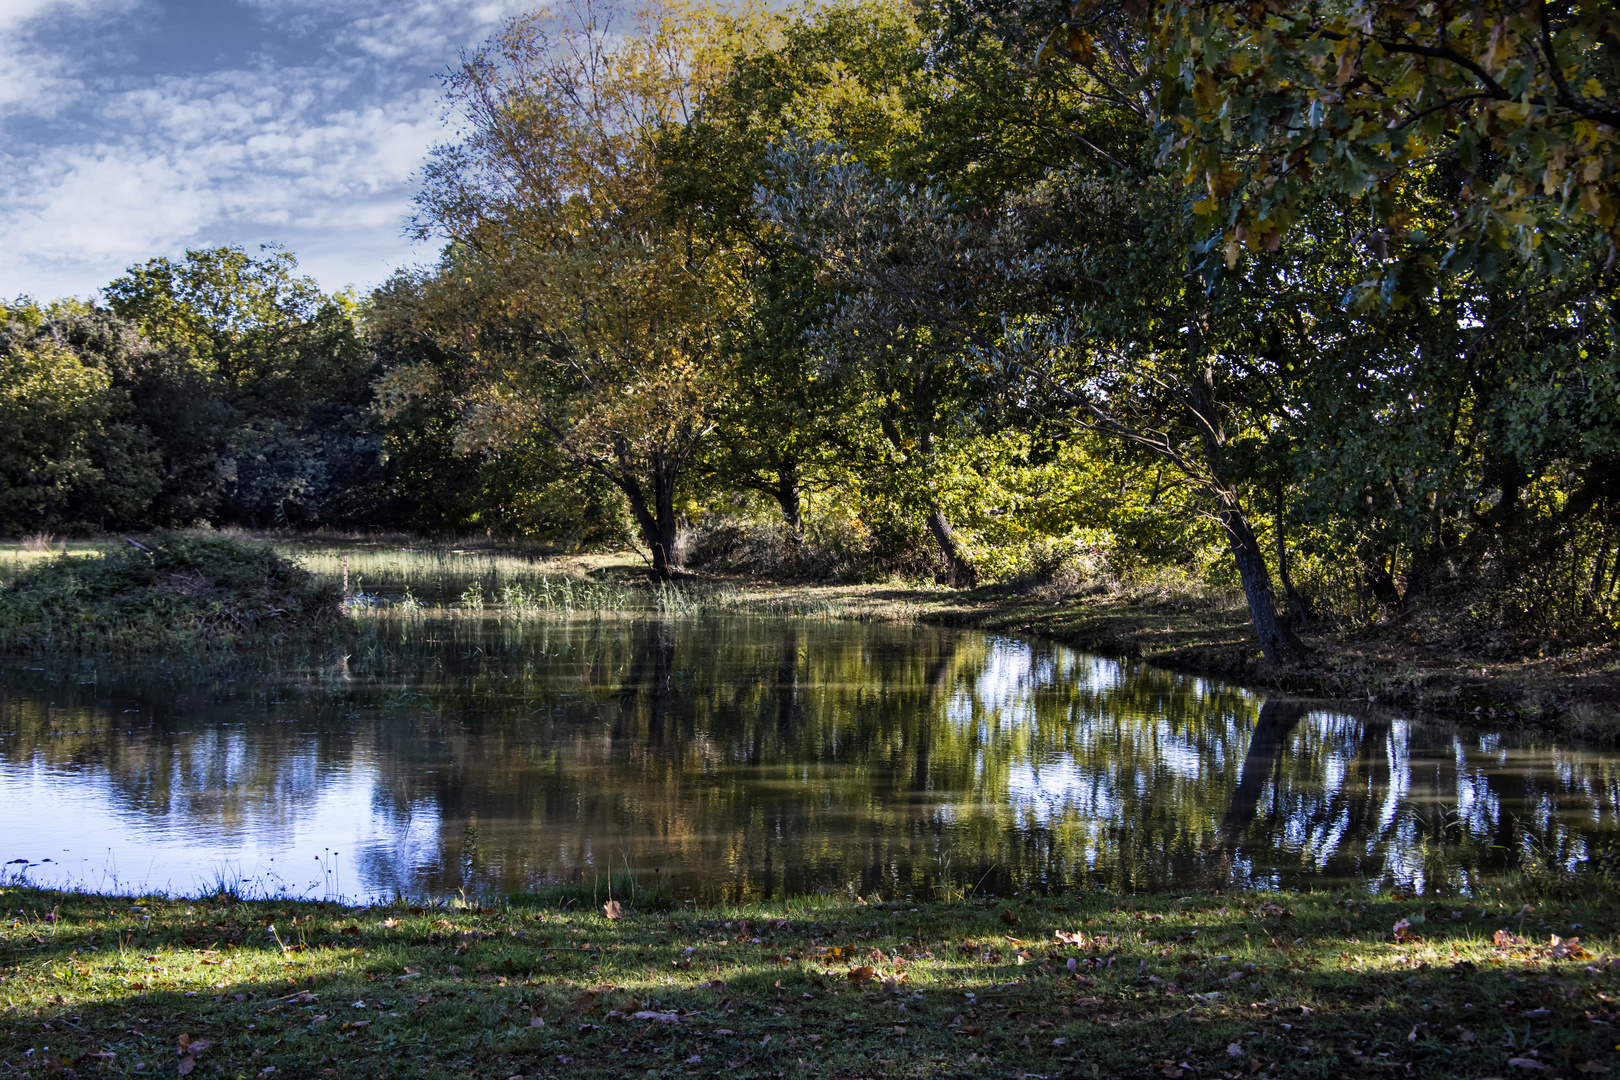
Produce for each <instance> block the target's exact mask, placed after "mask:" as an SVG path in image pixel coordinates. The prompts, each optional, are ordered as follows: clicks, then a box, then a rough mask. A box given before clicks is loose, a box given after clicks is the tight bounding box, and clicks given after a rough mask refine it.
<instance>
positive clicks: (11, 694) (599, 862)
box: [0, 618, 1620, 898]
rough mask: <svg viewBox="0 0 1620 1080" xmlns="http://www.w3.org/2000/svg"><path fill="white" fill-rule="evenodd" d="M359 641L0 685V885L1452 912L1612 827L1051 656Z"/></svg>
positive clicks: (1410, 735)
mask: <svg viewBox="0 0 1620 1080" xmlns="http://www.w3.org/2000/svg"><path fill="white" fill-rule="evenodd" d="M374 632H375V634H376V635H377V636H376V638H375V640H372V641H370V642H368V643H366V646H365V648H364V649H363V650H360V651H357V652H356V653H355V655H353V656H350V657H349V658H348V659H347V660H346V661H345V660H344V659H343V658H336V659H334V660H333V661H332V662H330V663H316V662H300V663H297V664H296V665H294V666H293V668H292V671H293V673H292V674H290V675H288V674H280V675H276V676H272V677H265V676H260V675H256V674H254V673H252V672H249V671H239V672H235V673H221V672H218V671H215V672H211V673H209V674H208V675H207V676H201V675H199V674H197V673H196V672H195V671H192V670H189V669H187V670H170V671H163V670H157V669H131V670H126V671H121V672H116V673H112V674H109V673H107V672H105V671H101V672H88V671H81V670H61V671H35V670H25V669H20V668H15V667H12V668H8V669H6V671H5V673H4V676H3V684H0V835H3V836H7V837H9V838H12V842H13V844H14V845H15V846H16V850H15V851H6V852H0V855H3V857H4V858H19V857H20V858H30V859H34V860H39V859H41V858H43V857H46V856H51V857H53V858H56V859H59V860H62V861H60V862H57V863H52V864H48V865H36V866H34V867H33V868H32V869H31V870H30V871H29V873H30V876H31V877H32V878H33V879H34V880H38V881H45V880H52V879H53V878H54V879H56V880H72V881H75V882H79V883H83V884H88V885H91V886H96V885H98V884H101V885H104V886H108V887H110V886H111V885H112V884H113V883H112V882H111V881H110V880H109V878H108V875H107V873H106V871H107V869H108V865H109V863H111V864H114V865H116V867H119V868H122V871H123V872H124V873H125V875H126V876H125V877H123V878H120V879H119V881H118V884H121V885H124V886H125V887H129V886H132V885H133V886H141V885H151V886H155V887H168V888H173V889H182V890H184V889H195V888H198V887H200V886H201V885H204V884H207V883H208V882H210V881H212V880H213V878H214V877H215V876H217V875H218V874H219V873H220V871H221V868H222V867H230V868H232V872H233V873H234V872H239V873H240V874H241V875H242V876H244V877H245V878H247V879H249V881H250V883H256V884H257V886H258V887H261V888H266V889H272V888H276V887H281V886H284V887H287V888H289V889H291V890H292V891H294V892H304V891H306V890H307V889H308V888H310V887H318V889H320V890H324V889H326V888H328V887H329V886H330V885H331V882H330V881H329V880H328V879H326V878H324V877H323V876H321V875H320V874H315V875H312V874H311V873H309V872H307V871H304V870H303V869H302V867H304V866H306V865H312V864H311V862H310V860H311V858H312V857H313V856H322V855H323V852H324V851H326V850H327V849H331V850H336V851H340V852H344V853H345V854H344V855H343V856H342V857H343V859H344V860H345V862H344V866H345V867H346V868H347V869H346V870H345V874H346V876H345V878H344V879H343V880H344V887H345V888H346V889H347V890H348V891H349V892H350V893H351V894H354V895H374V894H378V893H390V892H392V891H393V890H395V889H396V888H397V889H400V890H402V891H404V892H406V893H408V894H412V895H416V894H421V893H423V892H432V893H445V892H449V891H453V890H455V889H458V888H463V887H470V888H473V889H503V890H518V889H523V888H529V887H535V886H540V885H544V884H547V883H554V882H559V881H581V880H584V881H589V880H591V879H592V878H593V877H596V876H599V875H602V874H605V873H607V872H608V871H609V870H610V869H613V870H619V871H621V872H622V871H623V870H624V869H625V868H627V867H628V868H631V869H633V870H634V871H636V872H637V873H639V874H643V875H647V876H651V875H652V874H653V873H654V872H655V871H656V872H658V874H659V875H660V876H661V877H662V878H663V879H664V880H666V881H668V882H670V883H672V885H673V886H674V888H675V890H676V891H677V892H678V893H682V894H685V895H690V896H697V897H703V898H717V897H721V896H725V897H732V898H737V897H744V896H764V895H769V894H772V893H775V892H780V891H788V892H797V891H806V890H813V889H816V888H835V889H843V888H847V887H850V886H854V887H856V888H859V889H861V890H863V891H871V890H881V891H883V892H885V893H896V892H897V893H914V894H922V893H927V892H928V891H930V890H932V889H934V888H936V887H937V886H938V885H939V884H940V877H941V874H942V873H943V872H944V871H945V868H946V867H949V870H950V873H951V876H952V877H953V878H954V879H955V880H956V881H957V883H959V884H961V883H966V884H969V885H971V884H972V883H973V882H976V881H980V880H981V879H982V885H981V887H982V888H983V889H985V890H987V891H993V892H1007V891H1010V890H1012V889H1015V888H1031V887H1041V888H1056V887H1075V886H1107V887H1111V888H1117V889H1150V888H1159V887H1174V886H1178V885H1192V884H1194V883H1197V884H1204V885H1209V884H1236V885H1249V886H1267V885H1276V886H1281V885H1298V884H1305V883H1308V882H1312V881H1316V882H1324V883H1325V882H1336V881H1347V880H1351V879H1356V880H1362V881H1370V882H1376V883H1382V884H1388V885H1398V886H1400V887H1403V888H1407V889H1412V890H1426V891H1435V890H1442V891H1444V890H1467V889H1470V888H1472V887H1474V886H1475V884H1476V883H1477V882H1479V881H1480V880H1481V879H1482V878H1484V877H1488V876H1489V875H1492V874H1494V873H1497V872H1500V871H1502V870H1504V869H1507V868H1510V867H1511V866H1513V865H1514V863H1515V861H1516V859H1517V858H1518V856H1519V854H1520V853H1521V852H1522V851H1524V850H1525V849H1526V845H1529V844H1532V843H1534V844H1535V845H1538V849H1540V850H1551V851H1554V852H1557V853H1558V858H1560V859H1561V860H1562V861H1564V862H1565V863H1567V864H1571V865H1572V864H1574V863H1575V862H1578V861H1579V860H1580V859H1581V858H1582V857H1584V853H1585V850H1586V846H1587V845H1588V844H1589V843H1590V842H1591V841H1592V839H1593V838H1594V837H1596V836H1597V835H1599V834H1603V833H1607V832H1609V831H1610V830H1612V829H1613V828H1614V826H1615V807H1616V795H1617V775H1620V774H1617V770H1616V763H1617V760H1620V758H1617V757H1616V755H1614V754H1611V753H1608V752H1604V751H1594V750H1590V749H1585V748H1582V747H1578V746H1570V745H1562V744H1559V743H1556V742H1553V741H1550V740H1546V739H1542V738H1539V737H1536V736H1529V735H1516V736H1508V735H1490V734H1485V735H1482V734H1480V733H1479V732H1477V731H1464V730H1460V729H1456V728H1453V727H1450V726H1448V725H1444V724H1436V723H1427V722H1421V721H1417V720H1412V719H1408V718H1404V717H1400V716H1395V715H1388V714H1383V713H1371V712H1357V711H1353V710H1350V709H1348V708H1339V707H1333V706H1327V705H1323V704H1320V703H1315V704H1313V703H1306V702H1298V701H1288V700H1282V699H1265V700H1262V699H1261V698H1260V697H1258V696H1256V695H1254V694H1251V693H1249V692H1247V691H1244V690H1241V689H1238V688H1235V687H1231V686H1226V685H1223V684H1219V683H1213V682H1209V681H1207V680H1202V679H1197V678H1192V677H1188V676H1181V675H1175V674H1171V673H1168V672H1164V671H1158V670H1155V669H1152V668H1147V667H1144V666H1141V665H1131V664H1125V663H1118V662H1115V661H1111V660H1106V659H1101V658H1098V657H1094V656H1087V655H1084V654H1080V653H1076V652H1073V651H1071V650H1068V649H1066V648H1063V647H1061V646H1056V645H1051V644H1046V643H1035V644H1031V643H1026V642H1019V641H1010V640H1005V639H996V638H991V637H986V636H983V635H980V634H976V633H967V632H958V631H948V630H943V629H938V628H930V627H920V626H896V625H860V624H853V623H828V622H819V621H786V620H782V621H773V620H760V619H744V618H729V619H722V618H716V619H708V618H697V619H690V620H680V621H657V620H654V621H646V620H635V619H629V618H626V619H622V620H578V621H564V620H558V621H554V622H546V623H535V622H527V623H512V622H501V621H499V620H495V619H491V620H488V621H485V622H481V623H480V622H475V621H473V620H468V619H462V620H456V621H446V622H442V623H434V622H423V621H420V620H418V621H414V622H413V621H409V620H401V621H399V622H392V623H390V622H380V623H379V624H378V625H377V627H376V629H375V631H374ZM131 710H133V711H131ZM63 848H66V849H70V850H69V852H68V853H67V855H63V854H62V853H61V850H60V849H63ZM103 852H105V853H106V854H105V855H102V858H101V859H100V861H99V862H98V861H97V860H96V858H95V856H97V855H101V854H102V853H103ZM272 860H274V861H273V862H272ZM325 866H326V864H325V863H323V864H321V865H320V866H319V867H317V869H322V868H323V867H325ZM147 867H150V869H148V870H146V875H145V876H144V877H142V875H141V871H142V870H143V869H145V868H147ZM289 867H290V869H287V868H289ZM131 871H133V873H130V872H131Z"/></svg>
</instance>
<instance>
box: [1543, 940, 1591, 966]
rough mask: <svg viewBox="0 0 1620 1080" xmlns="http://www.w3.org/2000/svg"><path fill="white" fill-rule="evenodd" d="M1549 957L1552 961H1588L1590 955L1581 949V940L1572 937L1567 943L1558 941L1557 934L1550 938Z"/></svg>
mask: <svg viewBox="0 0 1620 1080" xmlns="http://www.w3.org/2000/svg"><path fill="white" fill-rule="evenodd" d="M1549 955H1550V956H1551V957H1552V958H1553V959H1554V960H1589V959H1591V956H1592V954H1591V953H1589V952H1587V951H1586V950H1585V949H1583V948H1581V939H1580V938H1578V937H1572V938H1570V939H1569V940H1568V941H1563V940H1560V939H1559V937H1558V935H1557V934H1554V935H1553V936H1552V949H1551V951H1550V952H1549Z"/></svg>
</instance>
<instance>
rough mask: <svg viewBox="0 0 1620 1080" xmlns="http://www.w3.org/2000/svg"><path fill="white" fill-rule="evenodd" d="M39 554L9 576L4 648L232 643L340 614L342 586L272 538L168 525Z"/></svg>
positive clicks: (139, 648)
mask: <svg viewBox="0 0 1620 1080" xmlns="http://www.w3.org/2000/svg"><path fill="white" fill-rule="evenodd" d="M30 554H36V553H30ZM37 554H39V555H41V556H43V558H35V559H32V560H30V562H29V565H27V566H22V565H21V563H22V560H21V559H20V557H14V558H13V560H12V564H13V574H12V575H11V577H10V579H9V580H7V581H6V582H4V583H0V652H11V653H30V654H31V653H50V652H54V653H74V652H103V653H112V654H120V653H143V652H150V651H153V650H162V649H168V650H193V651H207V650H211V649H231V648H239V647H241V646H245V645H250V644H260V643H265V642H270V641H276V640H284V639H286V638H289V637H291V636H293V635H295V634H296V635H301V636H304V637H308V636H310V635H312V634H315V633H318V632H320V631H321V630H331V629H333V628H335V627H336V626H337V625H338V624H339V623H340V622H341V616H342V603H341V598H340V596H339V594H338V590H337V589H336V588H334V587H333V586H332V585H331V584H329V583H323V582H321V581H319V580H317V579H316V578H315V576H314V575H312V574H310V573H309V572H308V571H307V570H305V569H303V568H302V567H300V566H298V565H297V564H295V563H293V562H292V561H290V560H288V559H286V558H284V557H282V556H281V555H279V554H277V553H276V552H275V551H274V550H273V549H272V548H271V547H270V546H269V545H266V544H255V543H244V542H242V541H239V540H236V539H233V538H230V537H224V536H218V535H212V534H182V533H167V534H159V535H156V536H150V537H147V538H146V542H145V543H143V542H140V541H135V540H128V541H125V542H124V543H121V544H118V545H116V546H114V545H108V546H104V547H102V548H100V549H95V550H91V551H88V552H84V553H78V554H71V555H70V554H66V553H53V552H40V553H37ZM18 555H19V556H20V553H18Z"/></svg>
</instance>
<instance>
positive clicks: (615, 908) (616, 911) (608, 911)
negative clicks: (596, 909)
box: [602, 900, 624, 919]
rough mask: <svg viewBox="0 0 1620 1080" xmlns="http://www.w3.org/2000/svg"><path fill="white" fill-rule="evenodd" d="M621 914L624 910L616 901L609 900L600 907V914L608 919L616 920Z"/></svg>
mask: <svg viewBox="0 0 1620 1080" xmlns="http://www.w3.org/2000/svg"><path fill="white" fill-rule="evenodd" d="M623 912H624V909H623V908H622V907H620V906H619V902H618V901H617V900H609V901H608V902H607V903H605V904H603V905H602V914H604V915H606V916H607V917H608V918H610V919H617V918H618V917H619V916H620V915H621V914H623Z"/></svg>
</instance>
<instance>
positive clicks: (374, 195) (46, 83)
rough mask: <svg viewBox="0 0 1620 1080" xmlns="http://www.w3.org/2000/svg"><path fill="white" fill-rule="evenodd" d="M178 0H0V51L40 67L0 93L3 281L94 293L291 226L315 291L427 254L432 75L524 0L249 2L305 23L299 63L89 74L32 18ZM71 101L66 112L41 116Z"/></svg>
mask: <svg viewBox="0 0 1620 1080" xmlns="http://www.w3.org/2000/svg"><path fill="white" fill-rule="evenodd" d="M173 2H174V0H0V39H14V41H15V42H20V43H21V44H8V45H5V46H0V67H3V66H6V65H5V62H4V57H5V53H6V50H7V49H12V50H20V51H21V53H22V54H25V55H21V56H20V59H21V60H22V61H24V62H25V66H26V67H28V68H29V70H31V71H32V72H34V73H35V74H34V75H31V76H30V79H31V81H30V82H29V84H28V87H27V89H26V91H18V92H17V93H15V94H13V95H12V96H11V97H10V98H0V122H3V120H4V116H5V113H4V111H3V110H5V109H6V108H7V107H8V102H9V107H10V108H11V111H12V114H13V117H14V118H15V116H16V115H17V114H19V113H27V114H28V115H29V118H30V119H31V120H32V125H31V126H30V127H27V128H23V127H18V126H16V124H15V119H14V120H13V126H14V127H15V129H16V130H17V131H18V132H21V133H22V136H23V137H21V138H15V137H14V138H9V139H7V140H5V141H4V142H0V250H3V251H6V252H8V253H9V256H10V257H9V258H7V259H5V260H0V296H11V295H16V294H19V293H31V294H34V295H36V296H41V297H49V296H55V295H64V294H70V293H71V294H75V295H87V294H89V293H90V292H92V291H94V290H95V289H96V288H98V287H99V286H100V285H102V284H105V283H106V282H107V281H108V280H110V279H111V278H112V277H114V276H116V275H117V274H119V273H121V272H122V271H123V269H124V268H125V267H126V266H128V265H129V264H131V263H133V262H138V261H142V260H145V259H147V258H150V257H153V256H155V255H171V256H172V255H176V254H179V253H180V252H181V251H182V250H183V249H184V248H186V247H198V246H212V245H215V244H224V243H239V244H243V245H244V246H247V247H248V248H250V249H252V248H254V247H256V246H257V245H258V244H259V243H262V242H284V243H286V244H288V246H289V247H291V248H292V249H293V250H294V251H295V252H297V253H298V254H299V255H300V257H301V260H302V262H303V265H304V267H305V269H306V270H308V271H310V272H312V273H315V274H316V275H317V276H318V277H319V278H320V279H321V281H322V282H323V284H324V285H326V286H327V287H328V288H338V287H341V286H343V285H347V284H356V285H360V286H362V287H364V286H365V285H368V284H372V283H376V282H379V281H381V280H382V279H383V278H384V277H386V276H387V274H388V272H389V270H390V269H391V268H392V267H393V266H396V265H399V264H400V263H401V262H405V261H414V260H417V259H421V258H427V257H431V254H432V253H431V252H430V251H421V250H414V249H412V248H411V247H410V246H409V244H408V243H407V241H406V240H405V239H403V237H402V229H403V224H404V218H405V215H406V214H407V213H408V211H409V206H410V196H411V188H410V183H409V178H410V175H411V174H412V172H413V171H414V170H415V169H416V168H417V167H418V166H419V164H420V163H421V161H422V159H423V156H424V154H425V153H426V150H427V148H428V147H429V146H430V145H431V144H432V143H433V142H434V141H435V140H437V139H439V138H442V137H443V135H444V129H443V128H442V126H441V123H440V108H439V103H438V99H437V84H436V82H435V81H434V79H433V76H434V74H435V73H436V72H438V71H442V70H443V69H444V68H445V67H446V66H447V65H449V64H451V63H453V62H454V61H455V59H456V56H457V53H458V52H459V50H460V49H461V48H462V47H464V46H467V45H473V44H476V43H477V42H478V41H480V40H482V39H483V38H484V37H486V36H488V34H489V33H490V32H492V31H493V30H494V28H495V27H496V26H497V25H498V24H499V23H500V21H501V20H503V19H504V18H506V17H508V16H509V15H511V14H514V13H516V12H517V11H520V10H522V9H523V8H524V7H526V6H528V5H526V4H524V3H520V2H518V0H439V2H430V0H415V2H404V3H400V2H397V0H396V2H391V3H389V2H383V0H367V2H359V3H350V4H348V5H343V4H341V3H339V4H336V5H334V4H332V3H331V2H330V0H328V2H325V3H315V2H312V0H251V2H252V4H253V5H254V7H255V9H256V10H257V11H258V13H259V15H260V16H261V17H262V18H264V19H265V20H266V21H267V22H269V23H271V24H273V27H274V29H275V30H276V31H277V32H288V31H291V32H294V33H297V34H300V35H302V37H301V38H300V39H299V40H301V41H304V42H305V44H306V45H307V49H306V50H305V51H304V52H302V53H300V54H299V55H298V56H297V57H296V60H297V62H296V63H284V64H283V65H282V66H270V65H268V64H266V65H262V66H253V67H232V68H225V69H221V70H215V71H209V72H204V73H201V74H191V75H156V76H152V75H146V76H140V77H136V76H122V77H121V76H118V74H117V73H116V72H114V73H113V74H112V75H97V76H96V79H97V81H96V83H95V85H94V87H90V86H89V84H88V83H87V82H86V81H85V80H86V78H87V76H86V73H85V72H84V70H83V67H84V64H83V62H82V61H80V60H78V59H75V57H74V55H73V50H72V48H71V45H72V42H71V41H70V40H67V39H64V38H62V37H61V36H60V35H58V36H57V37H56V39H55V43H54V48H53V47H51V44H50V43H49V41H48V39H47V38H46V37H43V36H42V35H41V34H40V33H38V30H39V27H40V26H41V25H42V24H44V23H50V22H52V21H53V20H60V19H66V18H70V17H71V18H76V19H86V18H94V19H96V20H99V25H100V26H102V27H103V28H105V27H106V26H107V25H108V23H109V22H115V21H116V20H117V19H118V18H119V17H120V16H126V17H127V16H129V15H131V14H132V13H136V11H137V8H138V7H139V5H140V4H141V3H148V4H151V3H173ZM207 2H210V3H225V2H230V0H207ZM334 10H335V14H334ZM8 28H10V29H12V30H17V31H23V30H26V31H29V33H22V32H18V33H14V34H7V33H5V31H6V30H7V29H8ZM58 30H60V25H58ZM30 34H31V35H32V36H30ZM203 44H206V43H203ZM120 80H121V81H120ZM70 105H71V106H72V107H73V109H74V110H75V111H74V112H73V113H72V116H71V121H72V122H71V123H63V124H60V125H57V124H46V123H42V122H40V118H41V117H46V116H51V115H61V114H62V113H63V112H64V110H65V109H67V108H68V107H69V106H70ZM58 128H60V130H58Z"/></svg>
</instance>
